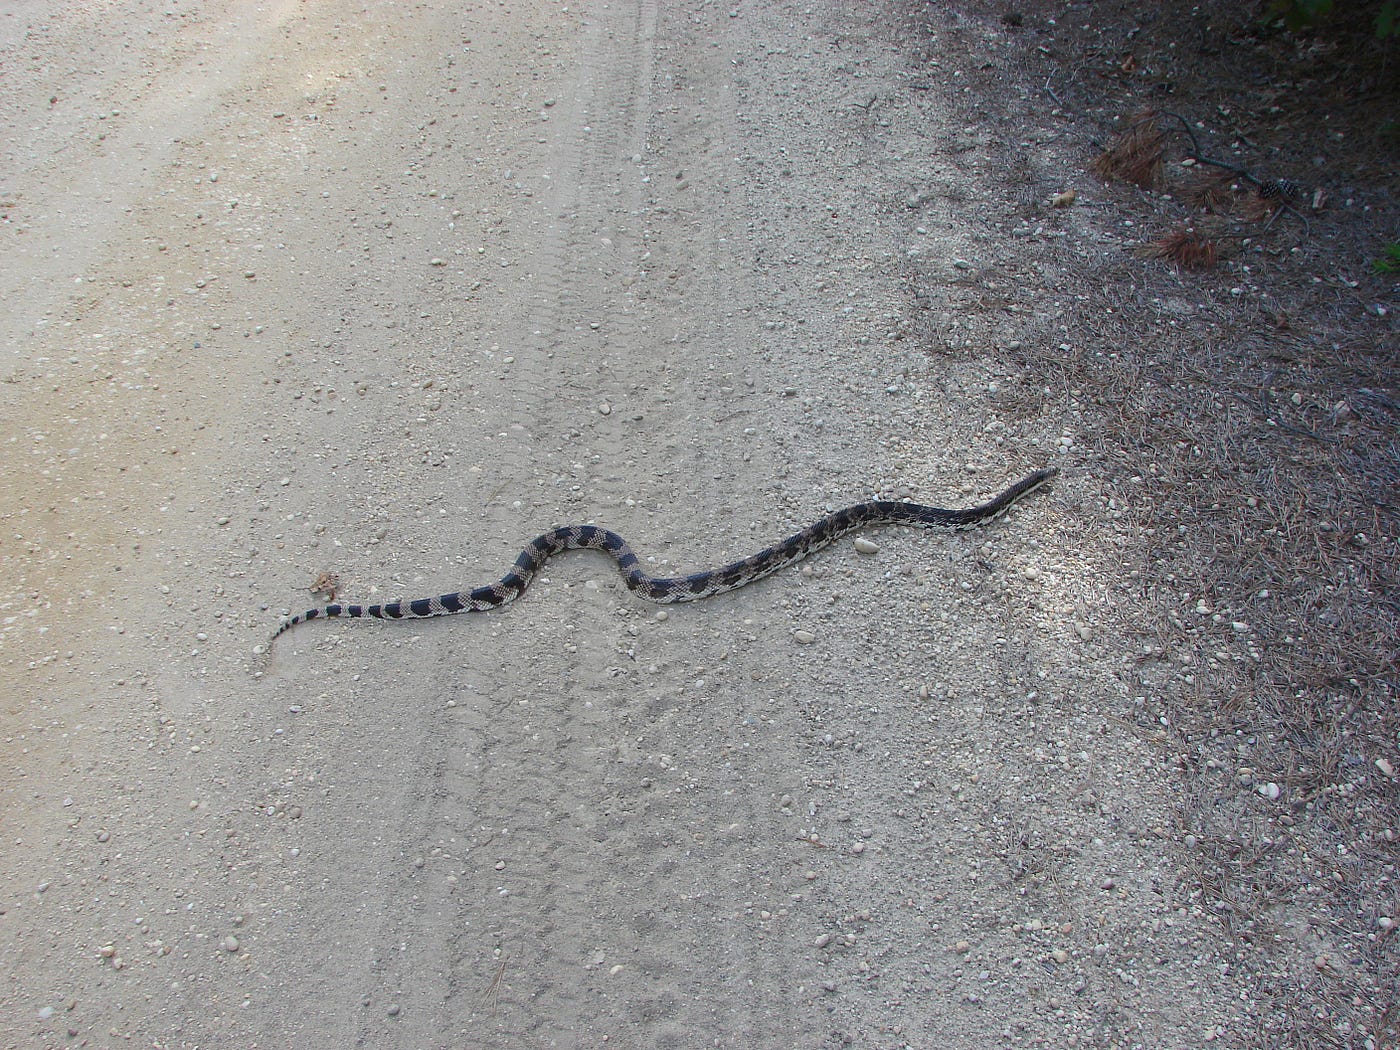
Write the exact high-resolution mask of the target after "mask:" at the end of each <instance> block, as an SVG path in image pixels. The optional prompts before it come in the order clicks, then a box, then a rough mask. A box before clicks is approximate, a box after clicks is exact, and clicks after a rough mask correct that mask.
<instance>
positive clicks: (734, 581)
mask: <svg viewBox="0 0 1400 1050" xmlns="http://www.w3.org/2000/svg"><path fill="white" fill-rule="evenodd" d="M1058 473H1059V471H1058V470H1057V469H1056V468H1055V467H1049V468H1046V469H1044V470H1038V471H1036V472H1035V473H1034V474H1031V475H1030V476H1029V477H1025V478H1022V479H1021V480H1020V481H1018V482H1016V484H1014V485H1012V486H1011V487H1010V488H1008V489H1007V490H1006V491H1005V492H1003V493H1001V494H1000V495H999V496H996V497H995V498H993V499H991V500H988V501H987V502H986V503H983V504H981V505H980V506H976V507H969V508H967V509H966V510H944V509H943V508H941V507H925V506H922V505H920V504H918V503H900V502H896V501H893V500H871V501H870V502H868V503H857V504H856V505H855V506H852V507H847V508H846V509H845V510H838V511H836V512H835V513H834V514H828V515H827V516H826V517H824V518H822V519H821V520H820V521H817V522H814V523H813V524H811V525H808V526H807V527H806V528H805V529H803V530H802V531H801V532H797V533H794V534H793V535H791V536H789V537H788V538H787V539H785V540H783V541H782V542H780V543H775V544H774V545H773V546H771V547H768V548H766V549H765V550H761V551H759V552H758V553H757V554H753V555H750V556H749V557H747V558H743V559H741V560H740V561H736V562H733V563H731V564H729V565H725V566H722V567H721V568H718V569H710V570H709V571H708V572H698V573H695V574H693V575H690V576H676V577H658V576H649V575H647V574H646V573H645V572H643V571H642V569H641V566H640V562H639V560H638V558H637V555H636V553H635V552H634V551H633V550H632V546H631V544H629V543H628V542H627V541H626V540H624V539H623V538H622V537H621V536H619V535H618V534H617V533H615V532H613V531H612V530H610V529H604V528H601V527H599V526H597V525H565V526H562V527H560V528H557V529H551V530H550V531H549V532H546V533H544V534H543V535H540V536H537V537H535V539H533V540H532V541H530V543H529V545H528V546H526V548H525V549H524V550H523V551H521V552H520V556H519V557H518V558H516V559H515V565H514V567H512V568H511V570H510V572H508V573H506V574H505V575H504V576H502V577H501V578H500V579H499V580H497V581H496V582H495V583H488V584H486V585H485V586H483V587H476V588H474V589H472V590H468V591H455V592H453V593H452V594H442V595H439V596H438V597H436V598H417V599H414V600H412V601H398V602H388V603H386V604H383V605H346V604H341V603H334V604H330V605H322V606H320V607H318V608H315V609H310V610H308V611H306V612H304V613H301V614H300V615H298V616H289V617H287V618H286V619H285V620H283V621H282V625H281V626H280V627H278V628H277V631H276V633H275V634H273V636H272V639H273V640H275V639H277V638H278V637H280V636H281V635H282V634H284V633H286V632H287V631H289V630H291V629H292V628H293V627H295V626H296V625H297V624H299V623H305V622H306V621H308V620H318V619H321V618H323V617H334V616H349V617H363V616H372V617H374V618H376V619H381V620H404V619H421V618H424V617H428V616H448V615H451V614H452V613H463V612H484V611H485V610H487V609H499V608H500V607H501V606H502V605H506V604H509V603H510V602H513V601H515V599H516V598H519V597H520V596H521V595H522V594H524V593H525V589H526V588H527V587H529V586H530V581H531V580H533V579H534V578H535V575H536V574H537V573H538V572H539V571H540V569H542V568H543V567H544V563H545V562H547V561H549V559H550V558H552V557H554V555H556V554H559V553H561V552H562V551H567V550H580V549H587V550H597V551H602V552H603V553H605V554H607V555H608V556H609V557H610V558H612V560H613V561H614V562H615V563H616V564H617V569H618V572H620V573H621V574H622V579H623V581H624V582H625V583H626V584H627V587H628V589H629V590H630V591H631V592H632V593H633V594H635V595H636V596H637V597H638V598H642V599H644V600H646V601H649V602H656V603H658V604H661V605H670V604H673V603H676V602H693V601H699V600H700V599H701V598H709V597H711V596H713V595H716V594H723V593H724V592H725V591H732V590H734V589H735V588H738V587H744V586H746V585H748V584H750V583H753V582H754V581H755V580H761V579H763V578H764V577H765V576H771V575H772V574H773V573H775V572H777V571H778V570H779V569H783V568H786V567H787V566H789V565H792V564H793V563H795V562H799V561H801V560H802V559H803V558H806V557H807V556H808V555H810V554H814V553H816V552H817V551H819V550H821V549H822V548H823V547H826V546H829V545H830V544H832V543H834V542H836V541H837V540H839V539H841V538H842V537H843V536H848V535H850V534H851V533H852V532H855V531H856V530H858V529H865V528H870V527H871V526H875V525H909V526H913V527H915V528H924V529H942V530H945V531H961V530H963V529H972V528H976V527H977V526H979V525H985V524H986V523H987V522H989V521H992V520H994V519H996V518H999V517H1000V516H1001V515H1002V514H1004V513H1006V511H1007V509H1008V508H1010V507H1011V505H1012V504H1013V503H1015V502H1016V501H1017V500H1019V499H1021V498H1022V497H1023V496H1025V495H1026V494H1028V493H1030V492H1033V491H1035V490H1036V489H1038V488H1040V487H1041V486H1042V485H1044V484H1045V483H1046V482H1048V481H1049V480H1050V479H1051V478H1053V477H1054V476H1055V475H1056V474H1058Z"/></svg>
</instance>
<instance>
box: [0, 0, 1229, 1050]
mask: <svg viewBox="0 0 1400 1050" xmlns="http://www.w3.org/2000/svg"><path fill="white" fill-rule="evenodd" d="M899 10H900V9H899V8H898V7H897V6H893V7H890V8H888V9H887V8H885V7H884V6H882V5H865V4H859V3H849V4H847V3H836V2H819V3H815V4H788V3H785V2H776V3H769V2H764V3H759V2H751V0H743V2H739V3H735V4H727V5H715V4H688V5H671V4H659V3H655V2H647V0H642V2H633V0H626V2H622V3H616V2H614V3H609V4H601V3H592V2H583V3H569V4H559V3H545V2H521V3H514V2H513V3H510V4H482V5H459V4H446V3H429V4H419V5H407V6H406V5H397V4H389V3H376V2H372V3H369V4H367V5H366V4H355V5H347V4H340V3H327V4H315V5H306V4H295V3H290V2H276V3H273V2H269V3H264V4H260V5H252V4H243V3H234V2H230V0H225V2H222V3H211V4H206V5H203V6H198V7H195V8H193V9H191V8H190V6H189V5H185V4H157V5H151V4H146V3H128V4H120V5H104V6H102V7H100V8H99V7H96V6H94V5H86V4H80V3H64V2H48V3H40V4H27V5H11V7H10V8H9V9H6V10H4V11H3V16H4V17H3V19H0V46H3V48H4V51H3V55H0V67H2V68H3V69H4V81H5V90H4V97H3V99H0V104H3V113H0V119H3V141H4V163H3V171H4V172H5V174H4V175H3V177H0V209H3V210H2V211H0V219H3V227H0V230H2V231H3V235H4V238H5V251H4V255H3V262H2V263H0V290H3V294H4V299H5V302H6V303H7V308H6V310H5V313H4V318H3V323H2V324H3V335H4V342H3V353H4V358H3V377H4V380H5V382H4V385H3V387H0V390H3V392H4V396H3V399H0V447H2V448H3V449H4V461H5V469H4V471H3V474H0V519H3V526H4V528H3V537H0V566H2V567H3V577H0V578H2V579H3V582H0V646H2V648H0V676H3V699H4V707H3V715H2V716H0V717H3V733H4V739H5V744H6V751H7V755H6V762H5V766H6V770H5V773H4V776H3V785H4V799H3V804H4V814H5V815H4V822H5V826H4V836H5V841H6V845H5V849H4V859H3V861H0V870H3V875H4V887H5V891H4V902H3V905H0V907H3V925H0V940H3V953H4V954H3V958H4V982H3V984H0V1017H3V1018H4V1021H3V1022H2V1023H3V1025H4V1026H5V1028H6V1029H7V1033H6V1034H7V1037H6V1038H5V1039H4V1040H3V1045H5V1046H15V1047H31V1046H75V1045H77V1046H151V1047H157V1046H159V1047H199V1046H220V1047H234V1046H242V1047H252V1046H260V1047H270V1046H316V1047H343V1046H357V1045H358V1046H373V1047H464V1046H482V1047H492V1046H500V1047H505V1046H511V1047H534V1046H541V1047H543V1046H569V1047H573V1046H578V1047H596V1046H602V1045H608V1046H623V1047H639V1048H642V1047H692V1046H727V1047H794V1046H801V1047H816V1046H838V1045H852V1046H861V1047H894V1046H915V1047H930V1046H938V1047H943V1048H949V1050H951V1048H956V1047H987V1046H1010V1045H1055V1046H1072V1045H1109V1044H1111V1043H1114V1042H1117V1043H1118V1045H1129V1044H1132V1045H1143V1046H1167V1045H1194V1044H1197V1043H1199V1042H1201V1041H1203V1040H1206V1039H1211V1038H1215V1037H1217V1036H1224V1035H1225V1034H1226V1033H1228V1032H1229V1031H1230V1029H1231V1025H1232V1024H1233V1023H1234V1022H1235V1021H1236V1020H1238V1016H1239V1012H1240V1010H1241V1009H1242V1008H1241V1006H1240V1004H1239V1002H1238V996H1239V988H1238V987H1236V986H1235V985H1234V984H1233V983H1232V976H1231V971H1230V969H1229V947H1228V946H1227V945H1222V944H1221V943H1220V942H1219V940H1218V939H1217V938H1216V936H1215V933H1214V931H1213V928H1212V927H1210V926H1209V925H1208V923H1207V921H1206V919H1205V918H1203V917H1202V916H1201V915H1200V914H1199V910H1194V911H1193V909H1192V905H1191V902H1189V901H1183V900H1179V899H1177V898H1176V897H1175V896H1174V894H1173V886H1174V885H1175V876H1176V869H1175V867H1174V866H1173V865H1174V864H1176V863H1177V862H1176V861H1175V860H1173V859H1172V854H1171V852H1170V847H1169V846H1168V845H1167V844H1166V843H1167V842H1168V840H1169V839H1170V838H1171V832H1170V830H1169V828H1168V827H1167V825H1169V823H1170V820H1169V817H1168V815H1167V814H1168V813H1169V808H1168V801H1169V798H1170V792H1171V790H1172V788H1171V783H1172V780H1171V778H1172V777H1173V775H1174V773H1173V766H1172V765H1171V762H1170V759H1171V756H1170V755H1169V754H1167V753H1165V751H1164V750H1163V749H1161V748H1158V747H1154V746H1153V745H1152V744H1151V742H1150V741H1145V740H1144V739H1142V738H1141V737H1140V736H1139V735H1138V734H1136V733H1134V732H1131V731H1129V730H1127V729H1126V728H1125V725H1124V723H1123V722H1122V721H1120V720H1118V719H1117V718H1116V717H1115V716H1114V715H1113V712H1114V711H1115V710H1118V709H1121V708H1122V707H1123V706H1124V705H1131V704H1132V703H1133V698H1132V695H1131V686H1130V685H1129V681H1130V679H1129V678H1128V677H1126V672H1124V670H1123V663H1122V661H1121V659H1120V655H1119V654H1120V653H1121V652H1123V651H1124V649H1123V648H1122V645H1121V640H1120V639H1118V638H1116V637H1115V636H1114V635H1113V633H1112V629H1111V627H1109V626H1106V625H1105V624H1103V623H1101V622H1100V616H1099V613H1100V611H1101V610H1102V609H1104V608H1105V607H1106V606H1110V605H1112V604H1113V602H1114V600H1115V599H1114V597H1113V594H1112V590H1111V586H1110V581H1111V580H1112V579H1113V578H1114V576H1115V575H1116V574H1117V572H1118V569H1119V567H1118V566H1117V565H1115V560H1116V558H1117V556H1118V555H1117V553H1116V548H1115V546H1114V543H1113V542H1112V541H1111V540H1109V541H1101V540H1098V539H1096V538H1094V537H1096V536H1097V533H1096V532H1095V529H1096V522H1097V521H1098V520H1100V519H1101V517H1102V516H1106V515H1109V514H1110V513H1111V510H1110V508H1109V505H1108V503H1107V501H1106V499H1105V498H1104V496H1103V494H1102V493H1101V491H1100V490H1099V489H1098V488H1097V486H1096V482H1095V480H1094V478H1093V476H1092V473H1091V472H1087V471H1085V470H1084V469H1082V468H1081V469H1080V470H1078V471H1076V469H1075V461H1074V452H1073V448H1074V441H1073V438H1074V425H1075V412H1074V406H1073V399H1072V398H1070V397H1069V396H1068V395H1066V396H1065V397H1064V408H1063V410H1062V412H1061V414H1060V415H1059V416H1058V417H1055V416H1053V415H1052V416H1050V417H1049V422H1047V421H1046V419H1047V417H1044V416H1042V417H1038V418H1036V419H1032V420H1026V419H1021V418H1014V417H1003V416H1001V415H999V414H998V412H997V410H996V408H995V407H994V406H993V404H992V403H991V402H990V401H989V399H988V394H989V392H995V391H996V389H997V387H998V384H1004V383H1006V382H1008V381H1011V382H1021V381H1023V380H1026V379H1027V377H1022V376H1009V375H1006V374H1004V372H1003V370H1002V368H1003V366H1001V365H999V364H998V362H997V360H996V358H995V357H994V356H989V357H988V359H987V360H986V361H985V362H982V363H979V364H976V365H950V364H949V363H948V362H947V361H937V360H931V359H930V358H928V357H927V356H926V354H925V352H924V349H923V347H922V346H921V345H920V342H919V340H917V339H913V338H909V337H908V336H909V330H908V325H907V316H908V311H909V309H910V303H909V299H910V289H909V288H908V287H906V285H905V283H904V281H903V280H902V277H901V275H902V273H903V272H904V271H903V268H902V262H903V261H905V260H907V259H909V258H911V257H914V256H918V257H920V258H921V259H922V260H923V262H924V264H925V266H927V264H928V260H929V259H934V260H937V261H938V265H939V266H940V267H941V268H942V270H943V271H944V272H945V273H946V276H947V280H948V282H949V284H950V285H952V284H955V283H957V282H958V281H960V280H963V279H964V278H965V277H966V275H967V274H969V273H975V272H976V269H977V267H978V265H979V263H978V259H979V253H980V252H981V250H982V246H983V243H984V241H985V240H986V238H988V237H992V236H996V234H995V231H994V230H992V229H991V227H989V226H988V225H987V224H985V223H983V222H982V221H981V219H980V218H979V207H980V204H979V194H978V186H979V182H980V181H982V180H985V179H988V178H992V177H994V175H995V173H994V172H989V171H987V170H985V163H986V154H985V151H984V149H983V147H984V146H985V144H986V143H985V141H983V140H982V139H981V138H980V137H979V136H980V135H981V134H982V132H979V129H978V128H976V127H966V126H963V125H962V124H959V123H956V122H955V121H954V120H953V118H952V116H951V115H950V111H949V110H947V108H946V107H945V105H944V99H945V98H946V97H949V93H953V92H957V91H959V90H960V87H959V79H958V71H959V69H960V68H961V65H960V64H961V63H971V62H973V61H975V59H976V55H975V54H971V53H967V52H959V51H951V52H950V54H949V59H948V62H947V64H946V65H945V66H944V67H943V68H940V69H934V70H922V71H918V73H917V75H916V74H915V73H911V71H910V70H909V69H908V67H907V56H906V53H905V52H904V51H903V50H902V48H901V45H900V41H899V36H898V32H897V31H896V30H897V28H898V25H899V18H900V14H899ZM955 21H956V19H955ZM960 39H961V38H960ZM923 294H925V295H928V294H932V295H933V296H934V302H933V304H932V309H933V310H934V311H935V314H936V313H937V312H938V311H939V310H940V309H942V307H941V306H940V305H939V303H938V301H937V296H938V294H939V290H938V289H936V288H935V289H933V290H932V291H931V292H925V293H923ZM924 305H925V306H928V305H929V303H928V302H925V303H924ZM1037 308H1038V309H1045V310H1051V309H1053V307H1052V306H1050V305H1048V304H1047V305H1044V306H1043V307H1041V306H1038V307H1037ZM965 323H966V322H964V321H961V320H959V319H958V318H957V317H955V316H950V317H949V318H948V325H947V328H946V331H947V337H948V338H949V339H959V338H962V336H963V334H968V335H969V336H971V334H973V333H972V330H971V329H969V328H964V327H962V326H963V325H964V324H965ZM979 323H980V324H982V325H983V326H984V327H983V328H979V329H977V334H978V336H979V337H981V336H984V335H985V336H986V337H987V338H988V339H989V340H990V341H991V342H993V343H995V342H997V341H1009V340H1014V339H1016V338H1017V337H1018V329H1017V325H1016V315H1015V314H1014V312H1012V313H1000V314H998V315H996V316H995V317H993V318H983V319H982V320H981V321H980V322H979ZM1029 379H1030V381H1031V382H1032V383H1033V382H1034V377H1029ZM1046 393H1047V395H1048V394H1049V393H1050V392H1049V391H1048V389H1047V391H1046ZM1056 396H1057V397H1058V396H1060V395H1059V392H1057V394H1056ZM1051 462H1055V463H1060V464H1061V465H1063V466H1064V467H1065V468H1066V476H1065V477H1064V478H1063V479H1062V481H1061V482H1060V483H1058V484H1057V486H1056V487H1055V488H1054V489H1053V490H1051V491H1048V492H1046V493H1043V494H1039V495H1037V496H1036V497H1035V498H1033V499H1032V500H1029V501H1027V503H1026V504H1025V505H1024V506H1022V507H1020V508H1018V509H1017V510H1016V511H1015V512H1014V513H1013V514H1011V515H1010V516H1009V517H1008V518H1007V519H1006V520H1004V521H1002V522H999V523H997V524H996V525H994V526H992V527H991V528H989V529H988V530H986V531H984V532H980V533H975V534H964V535H958V536H954V537H946V536H937V535H928V534H920V533H916V532H910V531H900V530H884V531H883V532H880V533H877V534H875V535H873V536H871V537H869V538H871V539H873V540H874V541H875V542H876V544H877V546H878V548H879V550H878V552H877V553H874V554H862V553H858V552H857V551H855V550H854V549H853V548H852V547H851V545H850V544H849V543H847V544H843V545H841V546H839V547H838V548H835V549H833V550H831V551H828V552H826V553H825V554H823V555H822V556H821V557H820V558H819V559H817V560H815V561H814V562H812V563H810V564H809V565H807V566H806V567H803V568H801V569H799V570H792V571H789V572H787V573H785V574H784V575H782V576H780V577H777V578H774V579H772V580H769V581H767V582H764V583H761V584H758V585H755V586H753V587H751V588H747V589H744V590H741V591H738V592H735V593H732V594H730V595H727V596H723V597H719V598H716V599H713V600H711V601H708V602H704V603H700V604H697V605H687V606H683V607H677V608H673V609H671V610H669V611H667V612H658V610H657V609H656V608H655V607H653V606H648V605H644V604H642V603H640V602H638V601H637V600H635V599H634V598H632V597H631V595H629V593H628V592H627V591H626V589H625V588H624V587H623V586H622V584H621V583H620V581H619V580H618V579H617V577H616V575H615V574H614V573H613V571H612V569H611V567H610V566H609V565H608V564H607V562H606V561H605V560H603V559H601V558H598V557H596V556H591V555H576V556H571V557H569V558H567V559H561V560H560V561H558V562H556V563H551V565H550V566H549V569H548V571H547V572H546V573H545V577H546V578H545V579H542V580H540V581H538V582H537V583H536V585H535V586H534V587H533V588H532V590H531V592H530V593H529V594H528V595H527V596H526V597H525V598H524V599H523V600H522V601H521V602H519V603H517V604H516V605H514V606H512V607H510V608H509V609H506V610H503V611H501V612H499V613H495V614H489V615H484V616H470V617H452V618H448V619H444V620H435V621H430V622H415V623H399V624H381V623H365V622H356V623H348V624H347V623H340V622H336V623H329V624H327V623H313V624H308V625H305V626H302V627H299V628H297V629H296V630H295V631H293V632H292V633H290V634H288V635H286V636H285V637H284V638H283V639H282V640H281V641H280V642H279V645H278V647H277V649H276V652H275V654H274V655H273V657H272V659H271V661H270V663H269V662H266V661H264V660H263V659H262V658H260V657H259V656H258V655H257V654H256V653H255V650H256V649H257V647H259V646H261V645H263V644H264V643H265V642H266V639H267V637H268V635H269V633H270V632H271V631H272V629H273V628H274V627H275V626H276V624H277V622H278V618H279V616H281V615H282V614H284V613H288V612H294V611H300V610H301V609H303V608H305V607H307V606H309V605H312V604H314V602H315V601H316V599H315V598H314V597H313V596H312V595H311V593H310V592H309V588H310V587H311V586H312V584H313V581H315V580H317V578H318V576H320V575H321V574H323V573H324V574H333V575H334V576H336V577H338V580H339V591H338V593H339V594H340V595H342V596H343V597H345V598H346V599H348V600H366V601H375V600H390V599H393V598H399V597H419V596H423V595H428V594H435V593H439V592H442V591H447V590H453V589H456V588H457V587H459V586H462V585H469V584H473V585H474V584H479V583H484V582H487V581H489V580H492V579H495V578H496V577H497V576H499V575H500V574H501V573H502V572H503V571H504V570H505V569H506V568H507V567H508V566H509V564H510V562H511V561H512V560H513V559H514V557H515V554H516V552H517V551H518V550H519V548H520V546H521V545H522V544H523V542H524V541H526V540H527V539H529V538H530V537H531V536H533V535H535V534H536V533H537V532H539V531H541V530H542V529H544V528H545V527H547V526H550V525H553V524H564V523H571V522H576V521H596V522H598V523H601V524H606V525H608V526H610V527H612V528H614V529H617V530H618V531H619V532H621V533H623V534H624V535H625V536H627V537H628V538H629V539H630V540H631V542H632V543H633V544H634V545H636V546H637V548H638V549H639V550H640V551H641V552H642V554H643V556H644V557H649V558H652V559H654V563H653V566H652V567H653V570H654V571H662V570H665V571H673V570H675V571H693V570H695V569H699V568H704V567H708V566H710V565H714V564H718V563H720V562H722V561H727V560H730V559H732V558H736V557H740V556H743V555H745V554H747V553H750V552H752V551H754V550H757V549H758V548H759V547H761V546H763V545H765V544H767V543H769V542H771V541H772V540H774V539H776V538H778V537H780V536H782V535H785V534H786V533H788V532H790V531H792V530H794V529H795V528H797V527H800V526H801V525H803V524H806V523H807V522H808V521H810V520H812V519H813V518H815V517H817V516H819V515H821V514H823V513H825V512H826V511H828V510H829V509H833V508H835V507H838V506H841V505H844V504H846V503H850V502H855V501H857V500H860V499H865V498H868V497H870V496H871V495H880V496H884V497H890V498H901V497H910V498H914V499H917V500H919V501H921V502H929V503H936V504H940V505H944V506H953V505H962V504H968V503H972V502H976V501H979V500H980V499H981V498H983V497H985V496H988V495H990V494H992V493H994V492H996V491H999V490H1000V489H1001V488H1003V487H1004V486H1005V485H1006V484H1008V483H1009V482H1010V481H1012V480H1014V479H1016V478H1019V477H1021V476H1023V475H1025V474H1027V473H1029V472H1030V471H1031V470H1033V469H1036V468H1038V467H1041V466H1043V465H1046V464H1047V463H1051Z"/></svg>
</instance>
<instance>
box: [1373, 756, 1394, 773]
mask: <svg viewBox="0 0 1400 1050" xmlns="http://www.w3.org/2000/svg"><path fill="white" fill-rule="evenodd" d="M1376 768H1377V769H1379V770H1380V771H1381V772H1382V773H1384V774H1385V775H1386V776H1388V777H1393V776H1395V765H1394V764H1393V763H1392V762H1391V761H1390V759H1388V758H1378V759H1376Z"/></svg>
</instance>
